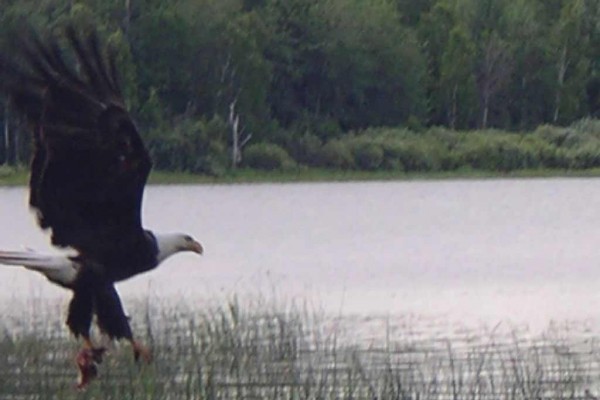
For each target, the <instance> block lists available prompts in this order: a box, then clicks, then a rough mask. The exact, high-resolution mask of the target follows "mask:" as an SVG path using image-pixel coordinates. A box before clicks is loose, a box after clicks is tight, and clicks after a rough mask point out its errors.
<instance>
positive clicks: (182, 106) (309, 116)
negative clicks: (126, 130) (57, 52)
mask: <svg viewBox="0 0 600 400" xmlns="http://www.w3.org/2000/svg"><path fill="white" fill-rule="evenodd" d="M0 3H2V7H1V8H2V13H1V14H0V50H3V51H9V50H7V49H9V48H10V46H12V45H14V43H13V42H14V40H12V39H11V36H10V35H9V33H10V32H14V31H15V30H17V29H19V28H18V27H19V26H22V25H23V24H29V25H31V26H33V27H35V28H36V29H38V30H39V31H40V32H42V33H43V34H46V33H47V32H53V33H56V34H59V35H60V34H61V33H60V32H61V27H64V25H66V24H74V25H75V26H76V27H77V28H78V29H81V30H84V31H85V30H90V29H92V28H96V29H97V30H98V31H99V33H100V36H101V37H102V38H103V39H104V40H105V41H106V42H108V43H109V45H110V46H111V47H112V48H113V49H115V50H116V54H117V63H118V66H119V70H120V75H121V81H122V86H123V89H124V96H125V101H126V103H127V106H128V107H129V109H130V110H131V112H132V114H133V115H134V117H135V118H136V120H137V121H138V123H139V126H140V129H141V130H142V131H143V132H145V136H147V137H148V139H149V147H150V148H151V151H152V153H153V154H154V155H155V156H156V157H157V160H156V165H157V167H159V168H163V169H175V170H185V171H195V172H202V173H210V174H221V173H222V172H223V171H225V170H226V169H227V168H228V166H229V165H231V162H230V161H229V160H228V157H229V154H231V149H230V147H231V145H232V140H231V137H230V135H231V124H232V122H233V121H234V120H236V119H237V120H238V122H239V126H238V128H239V131H240V132H242V138H243V137H245V135H248V134H251V135H252V138H253V139H252V140H253V142H259V143H264V144H267V143H274V144H277V145H279V146H282V147H283V148H284V149H285V150H286V151H288V152H289V154H290V156H291V158H293V159H294V160H295V161H296V162H298V163H300V164H304V165H308V166H321V167H331V168H342V169H365V170H371V169H380V168H385V169H388V170H406V171H436V170H440V169H441V170H446V169H454V168H460V167H469V168H483V169H486V170H492V169H493V170H501V171H510V170H513V169H515V168H523V167H527V168H530V167H536V166H541V167H546V166H549V167H552V168H554V167H560V168H587V166H590V165H595V164H596V162H597V161H596V158H595V157H594V154H595V153H596V152H597V147H598V145H599V141H600V134H598V133H597V126H598V122H597V120H591V119H586V117H587V118H589V117H592V116H597V115H598V113H599V112H600V110H599V106H598V101H599V100H598V99H600V96H599V95H598V93H600V90H598V88H599V87H600V85H599V84H598V82H599V78H598V77H599V76H600V63H599V62H598V60H600V24H598V21H600V3H598V1H588V0H571V1H566V0H555V1H540V0H514V1H509V0H480V1H474V0H419V1H408V0H394V1H386V0H178V1H175V2H162V1H157V0H145V1H141V2H140V1H131V2H129V1H122V0H106V1H100V0H78V1H72V0H42V1H34V0H23V1H19V2H16V1H4V2H1V1H0ZM9 119H10V124H9V127H10V128H11V129H17V130H18V129H19V128H20V124H19V123H18V121H17V120H16V118H15V116H12V115H10V116H9ZM211 121H213V122H211ZM215 121H218V122H215ZM575 121H581V122H578V123H577V124H574V123H575ZM211 123H213V124H214V126H216V128H215V129H214V132H213V133H209V132H211V129H212V128H210V127H209V125H210V124H211ZM548 124H552V125H548ZM558 124H561V125H564V126H567V127H565V128H561V127H558ZM594 124H595V125H594ZM211 126H212V125H211ZM384 126H385V127H392V128H378V129H374V128H372V127H384ZM432 126H440V127H445V128H450V131H448V130H446V131H444V129H442V128H435V129H434V128H431V127H432ZM486 126H489V127H495V128H498V129H504V130H506V131H519V132H527V131H534V132H533V133H531V134H525V133H522V134H519V135H510V134H500V133H499V132H497V131H496V132H485V133H484V132H475V133H473V134H463V133H460V134H459V133H457V132H456V131H460V132H464V131H469V130H473V129H482V128H484V127H486ZM393 127H408V128H409V129H410V130H411V132H409V131H404V130H401V129H396V128H393ZM536 127H539V128H537V129H536ZM357 132H360V133H358V134H357ZM11 135H12V136H15V133H12V132H11ZM12 136H11V137H12ZM358 136H361V138H358ZM362 136H365V137H362ZM531 137H535V138H536V139H535V140H532V139H531ZM26 144H27V141H26V140H21V141H20V142H19V144H18V146H20V147H19V148H18V149H17V148H16V146H15V148H14V149H12V148H11V149H8V154H9V155H10V157H9V158H10V159H15V160H16V159H21V160H24V159H25V158H26V157H24V156H26V154H25V153H26V151H24V146H26ZM246 150H247V149H246ZM255 151H256V150H255ZM17 152H19V153H18V154H19V156H16V154H17ZM495 163H497V164H495Z"/></svg>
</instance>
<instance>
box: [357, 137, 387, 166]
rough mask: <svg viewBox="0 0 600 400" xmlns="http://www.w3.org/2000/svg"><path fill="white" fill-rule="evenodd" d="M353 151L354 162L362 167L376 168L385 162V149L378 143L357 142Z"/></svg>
mask: <svg viewBox="0 0 600 400" xmlns="http://www.w3.org/2000/svg"><path fill="white" fill-rule="evenodd" d="M353 153H354V163H355V165H356V166H357V167H358V168H360V169H365V170H375V169H377V168H379V166H380V165H381V163H382V162H383V149H382V148H381V146H380V145H378V144H376V143H369V142H362V143H357V144H356V145H355V146H354V149H353Z"/></svg>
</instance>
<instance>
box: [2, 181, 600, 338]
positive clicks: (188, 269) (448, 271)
mask: <svg viewBox="0 0 600 400" xmlns="http://www.w3.org/2000/svg"><path fill="white" fill-rule="evenodd" d="M26 195H27V194H26V191H25V189H24V188H2V189H0V204H1V207H0V226H1V227H2V228H1V230H0V248H3V249H20V248H23V247H25V246H27V247H31V248H33V249H35V250H38V251H43V252H48V251H53V250H52V249H51V248H50V246H49V245H48V244H47V242H48V238H47V237H46V236H45V235H44V234H42V233H40V231H39V230H38V228H37V226H36V225H35V223H34V219H33V216H32V215H31V213H30V212H29V210H28V209H27V206H26ZM599 202H600V179H536V180H533V179H532V180H484V181H426V182H371V183H318V184H315V183H310V184H278V185H276V184H273V185H272V184H260V185H214V186H210V185H199V186H152V187H149V188H148V190H147V192H146V197H145V203H144V223H145V225H146V226H147V227H149V228H150V229H154V230H156V231H182V232H189V233H190V234H192V235H193V236H195V237H197V238H198V239H200V241H201V242H202V243H203V244H204V246H205V249H206V254H205V256H203V257H201V258H199V257H197V256H195V255H193V254H183V255H178V256H175V257H173V258H171V259H169V260H168V261H167V262H165V264H163V265H162V266H161V267H160V268H159V269H157V270H155V271H153V272H151V273H148V274H146V275H144V276H139V277H137V278H135V279H133V280H131V281H128V282H125V283H122V284H120V286H119V291H120V292H121V293H122V295H123V296H124V297H125V298H135V297H146V296H147V295H148V294H150V299H151V301H154V300H155V299H156V301H161V300H165V299H186V301H189V302H190V303H191V304H202V300H207V299H222V298H225V297H227V296H231V295H233V294H239V295H244V294H248V293H249V294H256V293H261V294H262V295H266V296H274V297H278V298H283V299H285V300H286V301H294V302H306V303H308V304H309V306H310V307H314V308H323V309H325V310H326V311H329V312H332V313H341V314H369V315H373V314H378V315H393V314H401V315H405V314H411V315H418V316H426V317H434V318H440V317H441V318H445V319H448V320H453V321H461V322H463V323H467V324H469V323H473V324H476V323H481V322H483V323H489V324H495V323H496V322H500V321H509V322H511V323H516V324H520V323H527V324H529V325H530V326H533V327H536V326H539V327H545V326H547V324H548V323H549V322H550V321H559V322H561V321H565V320H575V321H586V323H589V324H594V326H600V324H598V323H597V322H598V321H599V320H600V318H599V317H600V293H599V289H600V242H599V238H600V207H599ZM32 297H33V298H36V299H40V298H41V299H46V298H48V299H50V298H58V299H60V300H61V301H64V302H66V301H67V300H68V293H66V292H64V291H62V290H61V289H59V288H54V287H52V286H51V285H49V284H48V283H47V282H46V281H45V279H44V278H43V277H42V276H38V275H37V274H34V273H32V272H29V271H25V270H23V269H20V268H12V267H6V268H2V269H0V300H1V301H2V304H4V305H5V309H4V310H3V312H4V313H7V312H9V311H10V310H7V309H6V308H8V307H9V306H8V305H9V304H14V301H27V300H28V299H30V298H32ZM196 302H197V303H196Z"/></svg>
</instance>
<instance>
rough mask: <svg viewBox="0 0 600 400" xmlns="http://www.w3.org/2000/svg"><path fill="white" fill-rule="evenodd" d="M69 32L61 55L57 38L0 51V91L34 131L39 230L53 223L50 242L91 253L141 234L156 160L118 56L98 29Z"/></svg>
mask: <svg viewBox="0 0 600 400" xmlns="http://www.w3.org/2000/svg"><path fill="white" fill-rule="evenodd" d="M65 33H66V35H65V36H66V39H67V41H66V42H67V44H68V46H67V47H68V50H70V52H67V53H64V52H63V51H62V49H61V47H60V45H59V42H58V40H57V39H56V38H55V37H51V38H49V39H45V40H42V39H41V38H39V36H37V35H35V34H33V33H28V34H27V35H21V36H24V38H23V37H21V38H19V39H17V41H18V43H19V46H18V48H16V50H15V52H13V53H11V55H10V57H9V56H7V55H6V54H5V55H2V56H1V57H0V74H1V80H0V82H1V83H0V89H1V90H2V92H4V93H5V94H6V95H7V96H8V97H9V99H10V100H11V101H12V103H13V104H14V106H15V107H16V109H17V110H18V111H19V112H20V113H22V114H23V115H25V117H26V119H27V120H28V122H30V124H31V127H32V130H33V137H34V146H35V148H34V155H33V159H32V162H31V179H30V205H31V207H32V208H33V209H35V210H36V211H37V213H38V217H39V218H38V219H39V224H40V226H41V227H42V228H44V229H47V228H50V229H52V242H53V244H55V245H57V246H71V247H73V248H75V249H77V250H79V251H80V252H82V253H84V254H88V255H91V256H92V257H93V256H94V255H95V254H102V253H106V252H107V251H108V252H109V253H110V252H114V251H115V250H116V249H115V248H112V247H114V246H117V245H118V243H121V245H123V246H124V247H123V248H126V247H127V245H128V243H127V242H128V240H127V238H128V236H129V237H132V236H137V237H139V236H140V235H141V234H142V225H141V217H140V212H141V210H140V208H141V202H142V195H143V190H144V185H145V183H146V179H147V177H148V174H149V172H150V169H151V165H152V163H151V160H150V157H149V155H148V152H147V150H146V148H145V147H144V144H143V142H142V140H141V138H140V135H139V133H138V131H137V129H136V127H135V125H134V123H133V121H132V119H131V118H130V116H129V114H128V112H127V110H126V108H125V105H124V101H123V96H122V91H121V88H120V85H119V82H118V77H117V72H116V67H115V56H114V53H111V52H108V54H107V55H104V54H103V52H102V50H101V49H100V48H99V44H98V39H97V37H96V34H95V33H91V34H89V35H87V36H86V37H83V38H82V37H80V36H79V35H78V34H77V33H76V32H75V30H74V29H73V28H72V27H71V28H67V29H66V31H65ZM69 60H71V61H72V62H69Z"/></svg>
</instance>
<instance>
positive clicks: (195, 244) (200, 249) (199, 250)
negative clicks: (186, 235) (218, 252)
mask: <svg viewBox="0 0 600 400" xmlns="http://www.w3.org/2000/svg"><path fill="white" fill-rule="evenodd" d="M188 250H190V251H193V252H194V253H198V254H202V253H204V247H202V245H201V244H200V243H199V242H196V241H195V240H194V241H193V242H192V243H190V245H189V247H188Z"/></svg>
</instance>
